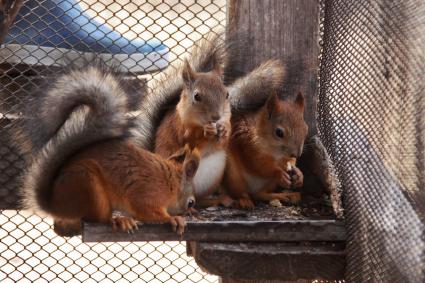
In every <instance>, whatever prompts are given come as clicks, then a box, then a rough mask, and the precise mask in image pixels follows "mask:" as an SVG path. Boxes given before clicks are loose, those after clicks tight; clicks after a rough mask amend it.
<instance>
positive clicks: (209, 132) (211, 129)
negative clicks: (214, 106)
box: [204, 123, 218, 138]
mask: <svg viewBox="0 0 425 283" xmlns="http://www.w3.org/2000/svg"><path fill="white" fill-rule="evenodd" d="M217 135H218V129H217V124H216V123H209V124H206V125H204V137H206V138H214V137H217Z"/></svg>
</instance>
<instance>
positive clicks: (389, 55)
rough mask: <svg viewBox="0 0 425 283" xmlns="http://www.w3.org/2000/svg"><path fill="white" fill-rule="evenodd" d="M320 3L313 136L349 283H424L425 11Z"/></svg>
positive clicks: (414, 4) (412, 4) (419, 4)
mask: <svg viewBox="0 0 425 283" xmlns="http://www.w3.org/2000/svg"><path fill="white" fill-rule="evenodd" d="M324 4H325V5H324V38H323V48H324V49H323V57H322V65H321V80H320V83H321V89H320V95H319V105H318V109H319V130H320V135H321V138H322V140H323V142H324V144H325V146H326V147H327V149H328V152H329V153H330V155H331V158H332V159H333V161H334V163H335V167H336V170H337V172H338V176H339V179H340V180H341V183H342V186H343V192H344V204H345V212H346V213H345V216H346V228H347V233H348V239H347V257H348V258H347V262H348V266H347V274H346V276H347V280H349V281H351V282H424V280H425V277H424V270H425V243H424V211H425V191H424V184H425V183H424V180H425V171H424V165H425V152H424V142H425V120H424V115H425V92H424V90H425V81H424V75H425V49H424V46H425V3H424V2H423V1H416V0H409V1H385V0H383V1H380V0H379V1H347V0H338V1H333V0H330V1H324Z"/></svg>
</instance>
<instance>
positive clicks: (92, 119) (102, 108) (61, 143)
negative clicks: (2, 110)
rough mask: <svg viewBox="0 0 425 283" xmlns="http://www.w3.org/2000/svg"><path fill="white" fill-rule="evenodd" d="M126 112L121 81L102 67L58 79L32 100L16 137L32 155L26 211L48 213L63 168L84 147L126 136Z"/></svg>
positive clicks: (25, 188)
mask: <svg viewBox="0 0 425 283" xmlns="http://www.w3.org/2000/svg"><path fill="white" fill-rule="evenodd" d="M127 112H128V103H127V94H126V93H125V91H124V88H123V80H122V79H121V78H120V77H119V76H118V75H117V74H116V73H115V72H114V71H113V70H112V69H108V68H105V67H104V66H100V65H99V66H98V65H96V66H89V67H86V68H84V69H82V70H73V71H71V72H69V73H68V74H65V75H62V76H60V77H59V78H58V79H57V80H56V81H55V82H54V83H53V85H52V86H51V87H49V89H47V90H46V91H45V92H44V94H43V95H41V96H39V97H35V98H34V101H33V103H31V104H30V106H29V107H28V109H27V113H25V115H24V118H23V119H22V121H21V122H20V125H19V127H18V128H19V130H18V132H17V138H18V140H19V141H20V142H21V150H22V151H23V152H25V151H26V152H31V153H32V156H33V158H31V160H30V162H29V164H28V165H29V166H28V168H27V170H26V172H25V175H24V176H23V187H22V197H23V206H24V208H26V209H35V210H38V209H41V210H44V211H46V212H49V210H50V209H49V206H50V205H49V203H50V201H49V200H50V197H51V194H52V192H51V190H52V187H53V181H54V179H55V177H56V175H57V173H58V171H59V169H60V168H61V166H62V165H63V164H64V163H65V162H66V161H67V160H68V159H69V158H70V157H71V156H72V155H73V154H75V153H76V152H78V151H79V150H81V149H82V148H84V147H86V146H88V145H91V144H93V143H96V142H99V141H102V140H106V139H111V138H118V137H122V136H125V135H126V134H127V131H128V129H129V123H130V121H129V118H128V117H127V115H126V114H127Z"/></svg>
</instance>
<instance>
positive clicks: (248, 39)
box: [227, 0, 320, 135]
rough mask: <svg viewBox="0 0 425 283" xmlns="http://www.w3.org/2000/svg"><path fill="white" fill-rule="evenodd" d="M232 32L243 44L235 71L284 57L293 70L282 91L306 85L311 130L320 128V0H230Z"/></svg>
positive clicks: (288, 92) (286, 93)
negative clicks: (317, 93)
mask: <svg viewBox="0 0 425 283" xmlns="http://www.w3.org/2000/svg"><path fill="white" fill-rule="evenodd" d="M227 32H228V34H230V35H232V37H235V38H238V37H241V40H240V41H238V40H236V42H237V43H236V44H239V45H240V46H237V47H238V48H237V50H239V51H240V53H238V54H237V55H236V56H237V57H238V58H233V60H234V61H235V63H234V64H231V66H232V69H231V70H229V73H235V74H240V73H244V72H248V71H251V70H252V69H254V68H255V67H256V66H258V65H260V63H261V62H263V61H264V60H267V59H271V58H276V59H281V60H282V61H283V62H284V63H285V64H286V65H287V70H288V77H287V80H286V83H285V86H284V88H283V90H282V93H281V96H282V97H293V96H294V95H295V94H296V93H297V92H298V91H302V92H303V93H304V95H305V96H306V98H307V104H306V109H305V118H306V121H307V123H308V125H309V128H310V135H313V134H315V133H316V132H317V130H316V120H315V117H316V92H317V74H318V66H319V59H318V57H319V52H320V48H319V1H317V0H262V1H256V0H229V1H228V10H227Z"/></svg>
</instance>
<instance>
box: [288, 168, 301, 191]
mask: <svg viewBox="0 0 425 283" xmlns="http://www.w3.org/2000/svg"><path fill="white" fill-rule="evenodd" d="M291 173H292V174H291V182H292V185H293V186H294V187H296V188H299V187H302V185H303V182H304V175H303V173H302V172H301V170H300V169H298V167H295V166H294V167H293V168H292V170H291Z"/></svg>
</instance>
